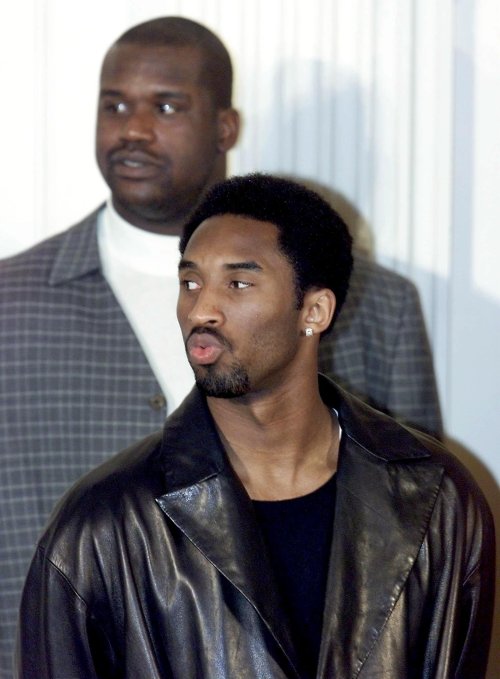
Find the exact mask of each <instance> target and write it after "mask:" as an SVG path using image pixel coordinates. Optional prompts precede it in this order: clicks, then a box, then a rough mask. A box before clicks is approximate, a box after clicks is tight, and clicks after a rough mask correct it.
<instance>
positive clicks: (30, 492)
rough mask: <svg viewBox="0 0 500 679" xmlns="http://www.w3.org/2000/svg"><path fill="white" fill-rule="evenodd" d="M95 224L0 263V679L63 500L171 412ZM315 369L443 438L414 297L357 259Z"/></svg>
mask: <svg viewBox="0 0 500 679" xmlns="http://www.w3.org/2000/svg"><path fill="white" fill-rule="evenodd" d="M96 215H97V212H95V213H93V214H92V215H90V216H89V217H87V218H86V219H85V220H83V221H82V222H81V223H80V224H77V225H76V226H74V227H72V228H71V229H69V230H68V231H66V232H64V233H62V234H59V235H57V236H55V237H53V238H50V239H48V240H46V241H44V242H42V243H40V244H38V245H36V246H35V247H33V248H31V249H30V250H28V251H27V252H24V253H22V254H20V255H17V256H15V257H12V258H10V259H7V260H4V261H2V262H0V365H1V370H0V677H1V679H10V676H11V670H10V667H11V663H12V661H11V657H12V649H13V640H14V633H15V625H16V617H17V609H18V604H19V598H20V593H21V588H22V584H23V580H24V577H25V574H26V571H27V568H28V564H29V561H30V558H31V555H32V553H33V550H34V546H35V543H36V541H37V539H38V537H39V535H40V533H41V530H42V527H43V525H44V523H45V521H46V520H47V517H48V515H49V513H50V511H51V509H52V507H53V505H54V503H55V501H56V500H57V499H58V498H59V497H60V496H61V495H62V493H63V492H64V491H65V490H66V489H67V488H68V487H69V486H70V485H71V484H72V483H73V481H75V480H76V479H77V478H78V477H80V476H81V475H82V474H83V473H84V472H86V471H88V470H89V469H90V468H92V467H94V466H96V465H98V464H99V463H100V462H102V461H103V460H104V459H106V458H107V457H108V456H109V455H110V453H112V452H114V451H117V450H120V449H122V448H124V447H125V446H126V445H128V444H130V443H131V442H133V441H134V440H137V439H140V438H142V437H144V436H145V435H147V434H149V433H150V432H151V431H154V430H155V429H158V428H159V427H160V426H161V425H162V424H163V421H164V419H165V416H166V413H167V409H168V406H166V404H165V400H164V398H163V396H162V394H161V389H160V386H159V384H158V382H157V380H156V378H155V377H154V375H153V373H152V371H151V368H150V366H149V364H148V362H147V360H146V357H145V356H144V353H143V351H142V349H141V347H140V345H139V343H138V341H137V338H136V337H135V335H134V333H133V332H132V329H131V327H130V325H129V323H128V321H127V319H126V318H125V316H124V314H123V312H122V310H121V308H120V306H119V304H118V302H117V300H116V298H115V297H114V295H113V293H112V291H111V289H110V288H109V286H108V284H107V283H106V281H105V279H104V278H103V276H102V273H101V271H100V262H99V253H98V247H97V237H96ZM351 287H352V289H351V292H350V295H349V301H348V302H347V304H346V307H345V310H344V311H343V313H342V314H341V315H340V318H339V321H338V324H337V327H336V329H335V330H334V333H333V335H332V336H331V337H329V338H326V339H325V341H324V342H323V345H322V349H321V370H322V371H323V372H326V373H327V374H330V375H335V376H336V378H337V379H338V381H339V382H340V383H341V384H343V385H347V386H348V387H350V388H352V389H353V390H354V391H355V392H356V393H358V394H361V395H362V396H366V395H367V394H370V395H371V399H370V400H371V402H372V403H375V404H377V405H378V406H379V407H381V408H384V409H387V410H389V411H391V412H393V413H395V414H397V415H399V416H401V417H402V418H403V419H405V420H407V421H410V422H412V423H414V424H417V425H420V426H421V427H423V428H427V429H431V430H436V429H439V428H440V420H439V408H438V404H437V398H436V390H435V382H434V375H433V370H432V361H431V357H430V353H429V346H428V343H427V339H426V335H425V328H424V323H423V319H422V315H421V311H420V307H419V304H418V296H417V293H416V290H415V288H414V287H413V286H412V285H411V284H410V283H409V282H408V281H406V280H405V279H403V278H401V277H399V276H397V275H395V274H392V273H390V272H388V271H386V270H385V269H382V268H381V267H378V266H376V265H374V264H372V263H369V262H363V261H361V260H358V261H357V263H356V267H355V270H354V274H353V280H352V286H351Z"/></svg>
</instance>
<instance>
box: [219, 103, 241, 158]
mask: <svg viewBox="0 0 500 679" xmlns="http://www.w3.org/2000/svg"><path fill="white" fill-rule="evenodd" d="M239 132H240V114H239V113H238V111H237V110H236V109H234V108H224V109H221V110H220V111H218V112H217V149H218V151H219V152H220V153H226V152H227V151H229V150H230V149H232V148H233V146H234V145H235V144H236V142H237V141H238V134H239Z"/></svg>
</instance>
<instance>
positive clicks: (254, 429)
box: [208, 375, 339, 500]
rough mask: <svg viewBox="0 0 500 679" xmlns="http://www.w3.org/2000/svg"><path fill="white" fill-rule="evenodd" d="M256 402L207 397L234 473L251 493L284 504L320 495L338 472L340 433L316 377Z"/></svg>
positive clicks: (265, 395)
mask: <svg viewBox="0 0 500 679" xmlns="http://www.w3.org/2000/svg"><path fill="white" fill-rule="evenodd" d="M302 386H303V387H304V388H303V389H300V388H298V387H297V385H295V387H294V388H293V389H281V390H279V392H277V393H276V392H273V393H269V394H264V395H258V396H255V395H252V398H248V397H245V398H242V399H217V398H209V399H208V405H209V408H210V411H211V413H212V416H213V417H214V420H215V423H216V425H217V427H218V430H219V433H220V435H221V439H222V441H223V443H224V445H225V447H226V451H227V454H228V457H229V460H230V462H231V465H232V466H233V469H234V471H235V472H236V474H237V476H238V477H239V478H240V480H241V482H242V483H243V485H244V486H245V488H246V490H247V492H248V494H249V495H250V497H251V498H253V499H256V500H257V499H258V500H281V499H287V498H292V497H298V496H301V495H305V494H307V493H310V492H312V491H313V490H316V488H319V487H320V486H321V485H323V483H325V482H326V481H327V480H328V479H329V478H330V477H331V476H332V475H333V474H334V473H335V471H336V468H337V458H338V446H339V428H338V422H337V420H336V418H335V416H334V415H332V413H331V412H330V411H329V410H328V408H327V407H326V406H325V404H324V403H323V402H322V400H321V397H320V394H319V390H318V386H317V378H316V375H314V382H313V383H310V384H308V385H306V384H303V385H302Z"/></svg>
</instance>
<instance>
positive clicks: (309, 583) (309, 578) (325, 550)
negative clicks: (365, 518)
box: [253, 476, 336, 679]
mask: <svg viewBox="0 0 500 679" xmlns="http://www.w3.org/2000/svg"><path fill="white" fill-rule="evenodd" d="M335 479H336V477H335V476H332V478H331V479H330V480H329V481H328V482H327V483H326V484H324V485H323V486H321V487H320V488H318V489H317V490H315V491H314V492H313V493H309V494H308V495H304V496H302V497H297V498H293V499H291V500H279V501H261V500H254V501H253V505H254V508H255V512H256V515H257V520H258V523H259V525H260V529H261V531H262V535H263V536H264V542H265V544H266V546H267V550H268V554H269V558H270V561H271V566H272V567H273V570H274V573H275V576H276V582H277V585H278V589H279V594H280V596H281V599H282V601H283V608H284V612H285V615H286V616H287V618H288V621H289V624H290V629H291V633H292V639H293V641H294V644H295V648H296V651H297V655H298V658H299V663H300V670H301V673H302V676H303V677H304V679H306V678H307V679H309V677H311V678H313V677H315V676H316V669H317V665H318V656H319V647H320V642H321V629H322V623H323V609H324V604H325V591H326V579H327V573H328V562H329V556H330V546H331V541H332V534H333V516H334V508H335V494H336V482H335Z"/></svg>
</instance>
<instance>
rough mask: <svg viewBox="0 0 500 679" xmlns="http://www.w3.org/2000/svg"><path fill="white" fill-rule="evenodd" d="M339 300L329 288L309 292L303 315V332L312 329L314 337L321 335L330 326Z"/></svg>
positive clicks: (305, 299) (305, 297)
mask: <svg viewBox="0 0 500 679" xmlns="http://www.w3.org/2000/svg"><path fill="white" fill-rule="evenodd" d="M336 304H337V300H336V299H335V295H334V293H333V292H332V291H331V290H330V289H329V288H321V289H314V290H309V291H308V292H306V294H305V296H304V304H303V307H302V314H301V324H302V327H301V331H302V333H305V329H306V328H311V329H312V331H313V334H314V335H318V336H319V335H321V333H322V332H324V331H325V330H326V329H327V328H328V326H329V325H330V323H331V321H332V318H333V314H334V312H335V307H336Z"/></svg>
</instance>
